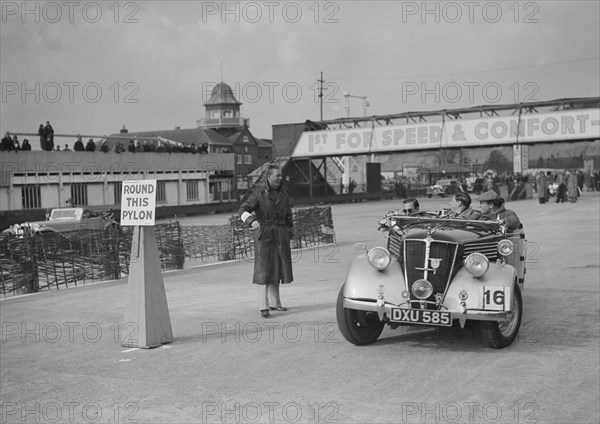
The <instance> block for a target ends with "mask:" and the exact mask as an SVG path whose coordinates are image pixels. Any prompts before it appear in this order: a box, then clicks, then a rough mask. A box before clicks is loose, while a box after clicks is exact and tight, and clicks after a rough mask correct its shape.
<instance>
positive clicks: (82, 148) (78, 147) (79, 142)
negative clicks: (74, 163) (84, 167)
mask: <svg viewBox="0 0 600 424" xmlns="http://www.w3.org/2000/svg"><path fill="white" fill-rule="evenodd" d="M73 150H75V151H76V152H83V151H85V146H84V145H83V140H81V137H77V141H76V142H75V144H73Z"/></svg>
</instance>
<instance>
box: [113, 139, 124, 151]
mask: <svg viewBox="0 0 600 424" xmlns="http://www.w3.org/2000/svg"><path fill="white" fill-rule="evenodd" d="M124 151H125V146H123V143H121V142H120V141H119V142H118V143H117V144H115V147H114V152H115V153H122V152H124Z"/></svg>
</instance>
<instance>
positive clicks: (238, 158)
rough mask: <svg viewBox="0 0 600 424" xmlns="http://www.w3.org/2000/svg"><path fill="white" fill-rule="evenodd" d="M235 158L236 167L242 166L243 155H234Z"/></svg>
mask: <svg viewBox="0 0 600 424" xmlns="http://www.w3.org/2000/svg"><path fill="white" fill-rule="evenodd" d="M235 156H236V163H237V164H238V165H241V164H242V159H243V156H244V155H235Z"/></svg>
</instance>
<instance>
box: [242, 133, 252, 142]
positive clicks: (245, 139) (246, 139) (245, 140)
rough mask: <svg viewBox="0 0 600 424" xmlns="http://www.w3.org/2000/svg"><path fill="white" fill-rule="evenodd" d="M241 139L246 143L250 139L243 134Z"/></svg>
mask: <svg viewBox="0 0 600 424" xmlns="http://www.w3.org/2000/svg"><path fill="white" fill-rule="evenodd" d="M242 141H243V142H244V143H248V142H249V141H250V139H249V138H248V136H247V135H245V136H244V138H243V139H242Z"/></svg>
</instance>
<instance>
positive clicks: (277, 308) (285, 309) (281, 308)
mask: <svg viewBox="0 0 600 424" xmlns="http://www.w3.org/2000/svg"><path fill="white" fill-rule="evenodd" d="M270 309H271V310H272V311H282V312H283V311H287V310H288V308H284V307H283V306H278V307H276V308H275V307H273V306H271V308H270Z"/></svg>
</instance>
